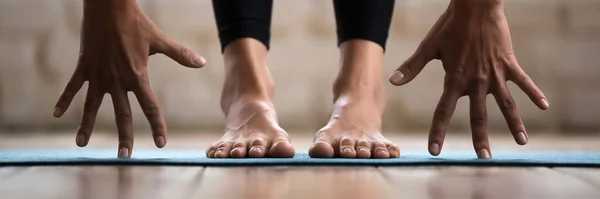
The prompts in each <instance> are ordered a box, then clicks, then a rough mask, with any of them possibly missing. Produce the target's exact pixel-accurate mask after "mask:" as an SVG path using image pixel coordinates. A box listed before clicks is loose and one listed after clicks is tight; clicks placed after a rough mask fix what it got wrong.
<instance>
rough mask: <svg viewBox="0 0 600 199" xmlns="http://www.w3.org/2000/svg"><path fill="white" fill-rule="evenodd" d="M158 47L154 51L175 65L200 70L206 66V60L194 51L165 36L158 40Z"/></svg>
mask: <svg viewBox="0 0 600 199" xmlns="http://www.w3.org/2000/svg"><path fill="white" fill-rule="evenodd" d="M159 40H161V41H160V42H158V44H159V45H158V47H157V49H156V51H158V52H161V53H163V54H165V55H166V56H168V57H170V58H171V59H173V60H175V61H176V62H177V63H179V64H181V65H183V66H186V67H190V68H201V67H203V66H204V65H205V64H206V59H205V58H204V57H202V56H201V55H199V54H198V53H195V52H194V51H192V50H190V49H188V48H186V47H183V46H182V45H181V44H179V43H177V42H176V41H174V40H172V39H171V38H169V37H167V36H163V37H161V38H159Z"/></svg>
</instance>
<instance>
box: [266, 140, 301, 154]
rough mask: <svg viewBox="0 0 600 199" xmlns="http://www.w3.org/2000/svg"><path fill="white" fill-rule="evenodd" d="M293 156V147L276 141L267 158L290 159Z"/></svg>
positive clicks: (287, 143)
mask: <svg viewBox="0 0 600 199" xmlns="http://www.w3.org/2000/svg"><path fill="white" fill-rule="evenodd" d="M294 155H295V152H294V147H293V146H292V144H290V143H289V142H288V141H277V142H275V144H273V146H271V148H270V149H269V157H272V158H292V157H294Z"/></svg>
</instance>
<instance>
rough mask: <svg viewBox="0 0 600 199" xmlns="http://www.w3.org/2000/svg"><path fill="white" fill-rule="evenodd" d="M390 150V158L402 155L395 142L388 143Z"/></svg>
mask: <svg viewBox="0 0 600 199" xmlns="http://www.w3.org/2000/svg"><path fill="white" fill-rule="evenodd" d="M387 149H388V152H389V153H390V158H398V157H400V149H399V148H398V146H396V145H394V144H387Z"/></svg>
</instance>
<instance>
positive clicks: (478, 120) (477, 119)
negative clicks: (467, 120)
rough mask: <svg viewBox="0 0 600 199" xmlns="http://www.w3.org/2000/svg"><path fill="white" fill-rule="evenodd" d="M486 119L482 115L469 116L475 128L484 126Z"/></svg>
mask: <svg viewBox="0 0 600 199" xmlns="http://www.w3.org/2000/svg"><path fill="white" fill-rule="evenodd" d="M485 123H486V118H485V117H484V116H482V115H475V116H471V124H472V125H476V126H481V125H485Z"/></svg>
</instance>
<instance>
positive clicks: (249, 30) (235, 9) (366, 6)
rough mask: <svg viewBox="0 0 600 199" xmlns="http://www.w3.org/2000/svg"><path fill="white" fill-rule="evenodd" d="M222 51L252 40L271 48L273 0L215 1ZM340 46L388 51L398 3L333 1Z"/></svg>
mask: <svg viewBox="0 0 600 199" xmlns="http://www.w3.org/2000/svg"><path fill="white" fill-rule="evenodd" d="M212 3H213V9H214V13H215V19H216V21H217V28H218V29H219V40H220V41H221V50H224V49H225V46H227V44H229V42H231V41H233V40H235V39H239V38H244V37H249V38H254V39H256V40H258V41H260V42H262V43H263V44H265V46H267V49H268V48H269V42H270V37H271V33H270V32H271V31H270V29H271V13H272V8H273V0H213V1H212ZM333 5H334V8H335V19H336V20H335V21H336V24H337V37H338V45H339V44H341V43H343V42H344V41H347V40H350V39H365V40H370V41H373V42H375V43H377V44H379V45H380V46H381V47H382V48H383V49H385V43H386V40H387V37H388V32H389V29H390V22H391V19H392V12H393V10H394V0H333Z"/></svg>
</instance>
